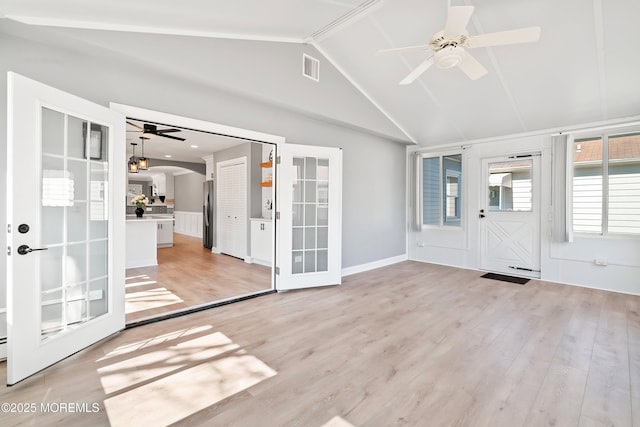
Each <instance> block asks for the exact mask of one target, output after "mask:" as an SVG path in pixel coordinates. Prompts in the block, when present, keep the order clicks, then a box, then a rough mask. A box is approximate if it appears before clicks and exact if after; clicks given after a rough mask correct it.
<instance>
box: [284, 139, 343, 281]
mask: <svg viewBox="0 0 640 427" xmlns="http://www.w3.org/2000/svg"><path fill="white" fill-rule="evenodd" d="M278 148H279V155H280V164H279V165H278V174H277V176H276V178H277V182H276V185H277V187H278V199H277V206H278V208H277V211H278V214H279V220H278V218H277V216H276V220H277V223H276V226H277V229H278V233H279V248H278V252H277V260H276V262H277V266H278V269H277V270H276V288H277V289H279V290H285V289H298V288H306V287H313V286H325V285H337V284H340V283H341V282H342V150H341V149H339V148H328V147H316V146H307V145H295V144H282V145H281V146H279V147H278Z"/></svg>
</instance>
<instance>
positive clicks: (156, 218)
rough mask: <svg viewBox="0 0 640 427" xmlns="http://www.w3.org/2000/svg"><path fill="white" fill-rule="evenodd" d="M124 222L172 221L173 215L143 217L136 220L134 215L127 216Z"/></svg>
mask: <svg viewBox="0 0 640 427" xmlns="http://www.w3.org/2000/svg"><path fill="white" fill-rule="evenodd" d="M126 220H127V222H144V221H173V215H171V214H166V215H162V214H156V215H143V216H142V218H138V217H136V216H135V215H127V217H126Z"/></svg>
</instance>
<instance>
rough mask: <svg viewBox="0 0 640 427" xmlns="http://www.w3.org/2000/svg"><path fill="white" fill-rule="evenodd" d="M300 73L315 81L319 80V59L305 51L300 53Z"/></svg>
mask: <svg viewBox="0 0 640 427" xmlns="http://www.w3.org/2000/svg"><path fill="white" fill-rule="evenodd" d="M302 75H304V76H305V77H308V78H310V79H311V80H315V81H317V82H319V81H320V61H318V60H317V59H316V58H314V57H312V56H309V55H307V54H306V53H303V54H302Z"/></svg>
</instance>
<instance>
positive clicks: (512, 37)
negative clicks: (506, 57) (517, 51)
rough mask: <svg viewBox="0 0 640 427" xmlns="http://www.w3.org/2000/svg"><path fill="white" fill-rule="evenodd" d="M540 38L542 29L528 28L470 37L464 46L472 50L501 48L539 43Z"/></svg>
mask: <svg viewBox="0 0 640 427" xmlns="http://www.w3.org/2000/svg"><path fill="white" fill-rule="evenodd" d="M539 38H540V27H527V28H520V29H517V30H509V31H500V32H497V33H487V34H479V35H477V36H472V37H469V38H468V39H467V41H466V43H465V44H464V45H465V46H466V47H471V48H473V47H489V46H501V45H505V44H516V43H531V42H535V41H538V39H539Z"/></svg>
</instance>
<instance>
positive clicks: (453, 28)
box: [444, 6, 473, 38]
mask: <svg viewBox="0 0 640 427" xmlns="http://www.w3.org/2000/svg"><path fill="white" fill-rule="evenodd" d="M472 13H473V6H453V7H450V8H449V12H448V15H447V24H446V25H445V26H444V35H445V37H453V38H455V37H458V36H459V35H460V34H465V33H466V31H467V24H468V23H469V19H471V14H472Z"/></svg>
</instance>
